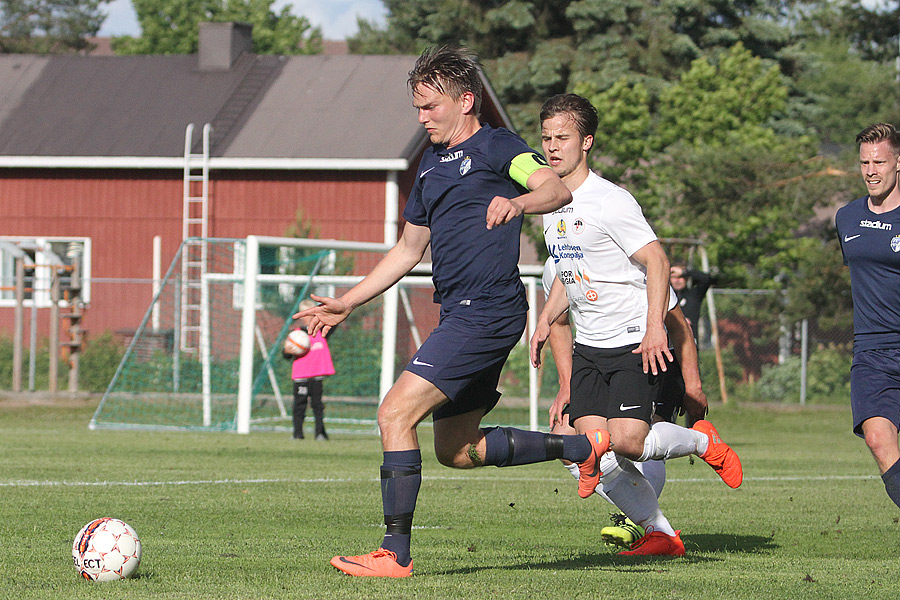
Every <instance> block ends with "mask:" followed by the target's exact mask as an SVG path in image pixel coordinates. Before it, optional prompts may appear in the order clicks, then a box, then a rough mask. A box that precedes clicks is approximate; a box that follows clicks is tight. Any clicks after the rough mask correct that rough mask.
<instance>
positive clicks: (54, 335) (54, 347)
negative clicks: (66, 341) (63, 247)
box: [48, 267, 59, 393]
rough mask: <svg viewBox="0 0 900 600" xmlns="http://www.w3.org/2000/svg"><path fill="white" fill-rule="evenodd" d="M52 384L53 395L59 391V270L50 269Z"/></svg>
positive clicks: (50, 385) (50, 384) (50, 387)
mask: <svg viewBox="0 0 900 600" xmlns="http://www.w3.org/2000/svg"><path fill="white" fill-rule="evenodd" d="M48 345H49V351H50V369H49V371H50V383H49V390H50V392H51V393H56V391H57V381H56V379H57V377H58V375H59V269H57V268H56V267H51V269H50V341H49V344H48Z"/></svg>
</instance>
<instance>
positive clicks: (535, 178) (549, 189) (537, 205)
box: [487, 169, 572, 229]
mask: <svg viewBox="0 0 900 600" xmlns="http://www.w3.org/2000/svg"><path fill="white" fill-rule="evenodd" d="M528 189H529V190H530V191H529V192H528V193H526V194H522V195H521V196H517V197H515V198H504V197H502V196H495V197H494V198H493V199H492V200H491V203H490V205H489V206H488V211H487V228H488V229H493V228H494V227H496V226H498V225H503V224H505V223H509V222H510V221H512V220H513V219H515V218H516V217H518V216H519V215H521V214H523V213H528V214H544V213H549V212H553V211H554V210H557V209H558V208H562V207H563V206H565V205H566V204H568V203H569V202H571V201H572V193H571V192H569V190H568V189H567V188H566V186H565V185H564V184H563V182H562V180H561V179H560V178H559V177H558V176H557V175H556V173H554V172H553V170H552V169H538V170H537V171H535V172H534V173H533V174H532V175H531V177H529V178H528Z"/></svg>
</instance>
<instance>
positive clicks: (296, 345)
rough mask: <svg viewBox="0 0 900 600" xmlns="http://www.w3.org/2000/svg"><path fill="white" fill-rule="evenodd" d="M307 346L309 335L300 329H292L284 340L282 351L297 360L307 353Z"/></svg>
mask: <svg viewBox="0 0 900 600" xmlns="http://www.w3.org/2000/svg"><path fill="white" fill-rule="evenodd" d="M309 346H310V342H309V335H308V334H307V333H306V332H305V331H303V330H302V329H294V330H293V331H291V332H290V333H289V334H288V336H287V339H285V340H284V351H285V352H287V353H288V354H292V355H294V356H296V357H297V358H300V357H301V356H306V353H307V352H309Z"/></svg>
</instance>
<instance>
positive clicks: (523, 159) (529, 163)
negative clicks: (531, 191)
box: [509, 152, 550, 189]
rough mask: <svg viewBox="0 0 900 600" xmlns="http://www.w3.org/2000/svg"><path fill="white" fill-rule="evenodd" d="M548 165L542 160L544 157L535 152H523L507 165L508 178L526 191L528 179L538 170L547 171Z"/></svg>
mask: <svg viewBox="0 0 900 600" xmlns="http://www.w3.org/2000/svg"><path fill="white" fill-rule="evenodd" d="M549 168H550V165H548V164H547V161H546V160H544V157H543V156H541V155H540V154H537V153H535V152H524V153H522V154H520V155H518V156H517V157H515V158H514V159H512V162H511V163H509V176H510V178H511V179H512V180H513V181H515V182H516V183H518V184H519V185H521V186H522V187H523V188H526V189H528V185H527V184H528V178H529V177H531V176H532V175H534V173H535V171H537V170H538V169H549Z"/></svg>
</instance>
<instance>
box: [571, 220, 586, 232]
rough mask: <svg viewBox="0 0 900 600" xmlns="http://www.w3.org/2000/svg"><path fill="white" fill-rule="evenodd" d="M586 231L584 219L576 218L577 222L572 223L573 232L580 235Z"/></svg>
mask: <svg viewBox="0 0 900 600" xmlns="http://www.w3.org/2000/svg"><path fill="white" fill-rule="evenodd" d="M583 232H584V221H582V220H581V219H575V222H574V223H572V233H574V234H575V235H578V234H580V233H583Z"/></svg>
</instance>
